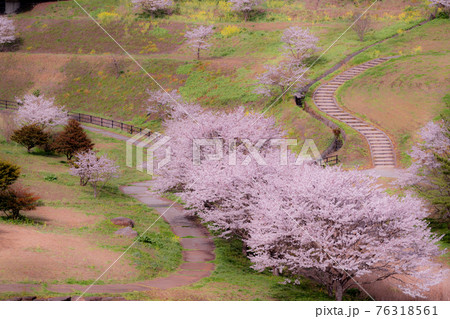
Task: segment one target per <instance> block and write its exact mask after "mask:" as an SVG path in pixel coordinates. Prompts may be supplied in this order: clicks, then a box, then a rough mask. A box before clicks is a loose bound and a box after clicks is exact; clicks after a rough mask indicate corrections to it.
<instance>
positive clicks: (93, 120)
mask: <svg viewBox="0 0 450 319" xmlns="http://www.w3.org/2000/svg"><path fill="white" fill-rule="evenodd" d="M18 106H19V105H18V103H17V102H14V101H8V100H0V109H10V110H16V109H17V108H18ZM68 114H69V118H71V119H74V120H77V121H78V122H80V123H89V124H93V125H98V126H101V127H108V128H117V129H120V130H122V131H125V132H127V133H129V134H137V133H141V132H142V131H144V130H145V129H143V128H141V127H137V126H134V125H130V124H126V123H123V122H119V121H116V120H111V119H105V118H103V117H98V116H94V115H89V114H83V113H76V112H68ZM150 134H152V132H151V131H149V132H147V133H146V134H145V135H147V136H150Z"/></svg>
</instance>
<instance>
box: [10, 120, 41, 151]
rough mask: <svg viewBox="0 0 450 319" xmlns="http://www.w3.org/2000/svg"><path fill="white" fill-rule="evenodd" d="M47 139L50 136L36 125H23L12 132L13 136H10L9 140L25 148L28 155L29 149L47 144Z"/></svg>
mask: <svg viewBox="0 0 450 319" xmlns="http://www.w3.org/2000/svg"><path fill="white" fill-rule="evenodd" d="M49 139H50V134H49V133H47V132H45V131H44V129H43V128H42V127H41V126H40V125H38V124H32V125H25V126H23V127H21V128H20V129H18V130H16V131H14V134H13V135H12V136H11V140H12V141H14V142H16V143H18V144H20V145H22V146H25V147H26V148H27V152H28V153H30V152H31V149H32V148H34V147H35V146H42V145H46V144H48V141H49Z"/></svg>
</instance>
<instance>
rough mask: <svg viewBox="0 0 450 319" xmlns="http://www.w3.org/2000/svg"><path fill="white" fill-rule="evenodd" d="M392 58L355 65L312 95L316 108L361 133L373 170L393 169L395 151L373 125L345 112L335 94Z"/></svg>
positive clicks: (388, 139) (390, 142) (387, 139)
mask: <svg viewBox="0 0 450 319" xmlns="http://www.w3.org/2000/svg"><path fill="white" fill-rule="evenodd" d="M392 58H394V57H386V58H379V59H375V60H371V61H369V62H366V63H364V64H361V65H357V66H355V67H353V68H351V69H349V70H347V71H345V72H343V73H341V74H339V75H338V76H336V77H334V78H333V79H331V80H330V81H328V82H327V83H325V84H323V85H321V86H320V87H319V88H318V89H317V90H316V91H315V92H314V95H313V100H314V103H315V104H316V106H317V107H318V108H319V109H320V110H321V111H322V112H324V113H326V114H328V115H329V116H332V117H334V118H335V119H337V120H339V121H341V122H344V123H345V124H347V125H348V126H350V127H352V128H354V129H355V130H357V131H358V132H359V133H361V134H362V135H363V136H364V137H365V139H366V140H367V142H368V143H369V147H370V153H371V155H372V162H373V166H374V167H375V168H393V167H395V151H394V146H393V144H392V141H391V140H390V138H389V137H388V136H387V135H386V133H384V132H383V131H381V130H380V129H378V128H376V127H374V126H373V125H371V124H369V123H367V122H365V121H364V120H361V119H359V118H357V117H356V116H354V115H352V114H350V113H348V112H346V111H345V110H343V109H342V108H341V107H339V105H338V104H337V102H336V99H335V96H334V95H335V92H336V90H337V88H338V87H340V86H341V85H342V84H344V83H345V82H346V81H348V80H350V79H352V78H354V77H355V76H357V75H359V74H361V73H362V72H364V71H365V70H367V69H369V68H372V67H374V66H377V65H379V64H381V63H383V62H385V61H387V60H390V59H392Z"/></svg>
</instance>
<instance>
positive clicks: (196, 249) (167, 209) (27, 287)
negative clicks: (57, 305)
mask: <svg viewBox="0 0 450 319" xmlns="http://www.w3.org/2000/svg"><path fill="white" fill-rule="evenodd" d="M83 127H84V129H86V130H90V131H93V132H96V133H100V134H103V135H106V136H108V137H112V138H115V139H118V140H121V141H127V140H128V139H129V138H128V137H126V136H123V135H120V134H116V133H112V132H108V131H105V130H102V129H98V128H93V127H89V126H83ZM149 188H150V182H140V183H133V184H131V185H129V186H123V187H121V191H122V192H123V193H125V194H127V195H130V196H132V197H134V198H136V199H137V200H139V201H140V202H142V203H144V204H146V205H147V206H149V207H151V208H153V209H154V210H155V211H156V212H157V213H158V214H160V215H161V218H163V219H164V220H165V221H166V222H167V223H169V225H170V227H171V229H172V231H173V233H174V234H175V235H176V236H178V237H180V244H181V246H182V247H183V252H182V254H183V263H182V264H181V265H180V267H179V269H178V270H177V271H176V272H175V273H172V274H170V275H169V276H168V277H159V278H155V279H151V280H145V281H140V282H134V283H129V284H105V285H93V286H91V287H90V288H89V290H88V291H86V289H88V287H89V286H88V285H75V284H55V285H48V286H47V287H46V289H47V290H49V291H53V292H59V293H67V294H79V293H80V292H81V293H83V292H85V291H86V293H89V294H93V293H124V292H133V291H146V290H150V289H152V288H160V289H168V288H175V287H180V286H186V285H190V284H193V283H195V282H197V281H199V280H200V279H202V278H205V277H208V276H210V275H211V273H212V271H213V270H214V267H215V266H214V264H213V263H210V261H212V260H214V259H215V255H214V249H215V246H214V242H213V240H212V238H211V236H210V234H209V232H208V230H207V229H206V228H205V227H204V226H203V225H201V224H200V223H199V222H198V221H197V220H196V219H194V218H191V217H189V216H187V215H186V214H185V213H184V210H183V207H181V206H180V205H178V204H176V203H174V202H172V201H169V200H167V199H163V198H160V197H159V196H157V195H156V194H155V193H153V192H152V191H150V190H149ZM41 289H42V285H40V284H0V292H18V293H24V292H33V291H39V290H41Z"/></svg>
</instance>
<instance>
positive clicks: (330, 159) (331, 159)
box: [317, 155, 339, 166]
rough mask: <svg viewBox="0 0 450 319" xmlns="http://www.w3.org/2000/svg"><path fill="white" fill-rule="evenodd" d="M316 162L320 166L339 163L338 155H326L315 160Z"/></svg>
mask: <svg viewBox="0 0 450 319" xmlns="http://www.w3.org/2000/svg"><path fill="white" fill-rule="evenodd" d="M317 163H318V164H319V165H320V166H332V165H337V164H339V157H338V155H333V156H328V157H325V158H323V159H321V160H319V161H317Z"/></svg>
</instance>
